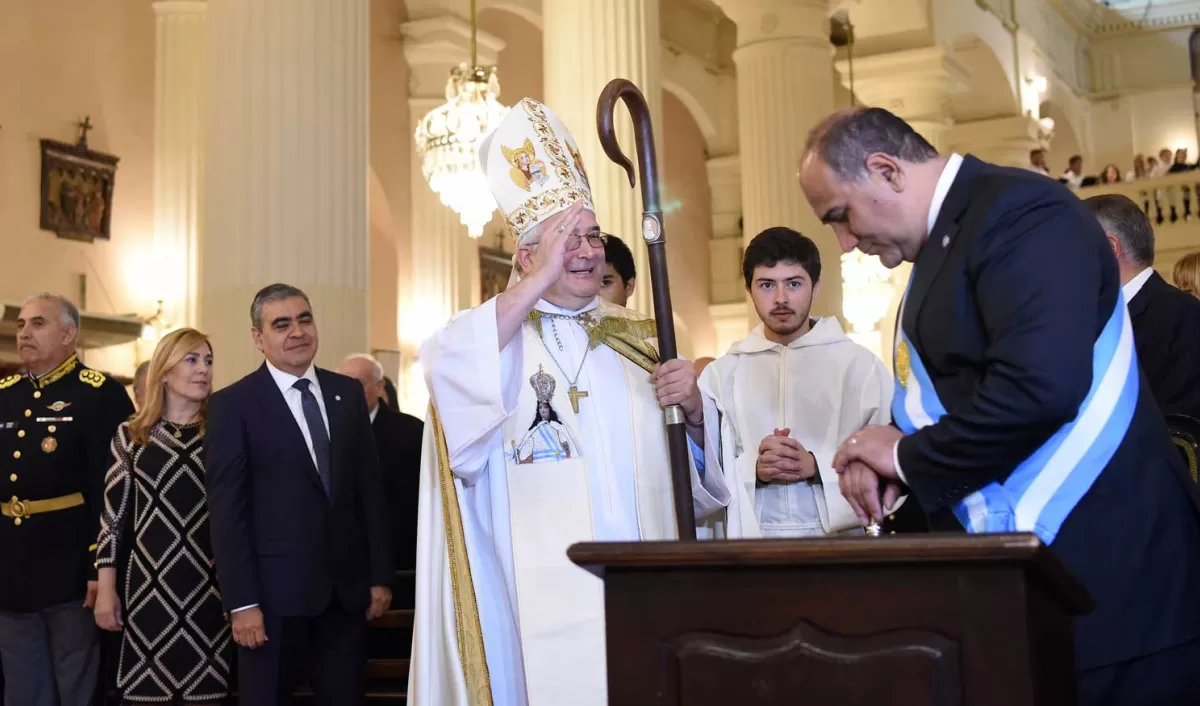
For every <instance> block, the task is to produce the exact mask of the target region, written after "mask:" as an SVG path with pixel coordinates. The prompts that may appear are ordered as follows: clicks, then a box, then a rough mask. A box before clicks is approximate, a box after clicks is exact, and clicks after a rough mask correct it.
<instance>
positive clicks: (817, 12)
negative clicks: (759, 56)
mask: <svg viewBox="0 0 1200 706" xmlns="http://www.w3.org/2000/svg"><path fill="white" fill-rule="evenodd" d="M715 1H716V4H717V5H719V6H720V8H721V9H722V10H723V11H724V12H725V15H726V17H728V18H729V19H731V20H733V22H734V23H735V24H736V25H737V45H738V47H739V48H741V47H745V46H749V45H751V44H758V43H760V42H770V41H775V40H782V39H791V40H795V39H807V40H814V41H817V40H819V41H820V42H821V43H822V44H823V45H828V44H829V13H828V3H827V2H826V0H715Z"/></svg>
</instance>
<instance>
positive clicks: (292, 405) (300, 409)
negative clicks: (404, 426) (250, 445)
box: [232, 361, 330, 613]
mask: <svg viewBox="0 0 1200 706" xmlns="http://www.w3.org/2000/svg"><path fill="white" fill-rule="evenodd" d="M267 371H268V372H270V373H271V378H272V379H273V380H274V381H275V384H276V385H278V386H279V391H280V392H282V393H283V401H284V402H287V406H288V409H290V410H291V411H292V417H294V418H295V420H296V424H297V425H298V426H299V427H300V433H301V434H303V435H304V443H306V444H308V454H309V456H311V457H312V462H313V466H314V467H315V466H316V465H317V452H316V451H315V450H313V441H312V434H311V433H310V432H309V431H308V421H307V420H305V419H304V404H303V402H302V401H301V397H300V391H299V390H297V389H296V388H294V387H292V385H295V384H296V381H297V380H299V379H300V378H301V377H302V378H304V379H305V380H308V381H309V383H311V384H310V385H309V386H308V389H310V390H312V393H313V396H315V397H316V398H317V406H318V407H320V408H321V419H322V421H324V422H325V435H326V436H330V434H329V413H328V412H326V411H325V400H324V398H322V397H321V383H320V382H318V381H317V369H316V367H314V366H313V365H312V364H309V366H308V370H306V371H304V374H303V375H301V376H300V377H296V376H295V375H292V374H291V373H285V372H283V371H282V370H280V369H279V368H276V367H275V366H274V365H271V361H267ZM257 607H258V604H257V603H254V604H251V605H248V606H242V607H241V608H235V609H234V610H233V611H232V612H234V613H240V612H241V611H243V610H247V609H249V608H257Z"/></svg>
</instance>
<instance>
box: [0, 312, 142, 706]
mask: <svg viewBox="0 0 1200 706" xmlns="http://www.w3.org/2000/svg"><path fill="white" fill-rule="evenodd" d="M78 336H79V310H78V309H76V308H75V305H74V304H72V303H71V302H69V301H67V299H65V298H64V297H61V296H58V295H54V294H38V295H35V296H32V297H29V298H28V299H26V300H25V303H24V304H22V305H21V311H20V313H19V314H18V315H17V353H18V354H19V355H20V357H21V361H22V362H23V363H24V364H25V367H26V369H27V371H28V372H27V373H26V374H25V375H13V376H11V377H7V378H4V379H3V380H0V459H3V460H0V471H2V472H0V498H3V502H0V514H2V515H3V516H2V517H0V557H3V561H4V564H3V567H4V568H3V569H0V660H2V661H3V663H4V675H5V685H4V688H5V693H4V700H3V701H4V703H5V704H10V705H11V706H86V705H87V704H91V703H92V701H93V699H94V697H95V694H96V688H97V683H98V676H99V673H100V654H99V647H98V641H97V639H96V624H95V622H94V621H93V619H92V612H91V608H92V606H93V604H94V602H95V599H96V590H97V584H96V576H95V573H96V572H95V563H94V562H95V556H94V554H95V550H96V546H95V543H96V537H97V535H98V534H99V528H100V509H101V507H102V506H103V503H104V472H105V464H106V461H107V458H108V456H107V451H108V443H109V441H110V440H111V439H112V437H113V434H114V433H116V430H117V427H118V426H120V425H121V422H123V421H125V420H126V419H127V418H129V416H130V415H131V414H132V413H133V405H132V404H131V403H130V401H129V395H127V394H126V393H125V388H124V387H122V386H121V384H120V383H118V382H116V381H114V380H112V379H110V378H108V377H107V376H105V375H104V374H103V373H101V372H98V371H96V370H92V369H91V368H89V367H87V366H85V365H84V364H83V363H81V362H80V360H79V357H78V355H77V354H76V352H75V347H76V342H77V339H78Z"/></svg>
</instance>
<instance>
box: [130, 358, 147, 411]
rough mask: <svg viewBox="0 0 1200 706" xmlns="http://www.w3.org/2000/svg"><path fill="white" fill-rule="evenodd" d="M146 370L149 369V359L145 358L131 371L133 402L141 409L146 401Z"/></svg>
mask: <svg viewBox="0 0 1200 706" xmlns="http://www.w3.org/2000/svg"><path fill="white" fill-rule="evenodd" d="M148 370H150V361H148V360H145V361H142V364H141V365H139V366H137V370H135V371H134V372H133V403H134V404H135V405H136V406H137V408H138V409H141V408H142V405H143V404H144V403H145V401H146V372H147V371H148Z"/></svg>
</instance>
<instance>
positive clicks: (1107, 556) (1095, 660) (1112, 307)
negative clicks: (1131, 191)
mask: <svg viewBox="0 0 1200 706" xmlns="http://www.w3.org/2000/svg"><path fill="white" fill-rule="evenodd" d="M800 184H801V187H802V188H803V189H804V192H805V195H806V197H807V198H808V201H809V204H810V205H811V206H812V208H813V210H814V211H815V212H816V214H817V215H818V216H819V217H820V218H821V220H822V221H823V222H825V223H827V224H829V225H830V226H831V227H832V228H833V230H834V233H835V234H836V236H837V238H838V241H839V243H840V244H841V246H842V249H843V250H845V251H849V250H851V249H853V248H855V247H857V248H858V249H860V250H862V251H863V252H866V253H868V254H872V255H878V256H879V257H880V259H881V261H882V262H883V264H884V265H886V266H888V267H896V266H897V265H899V264H900V263H901V262H902V261H908V262H912V263H913V274H912V276H911V278H910V282H909V288H908V291H907V294H906V295H905V300H904V302H903V304H902V306H901V313H900V325H899V326H898V328H897V333H896V341H897V343H896V349H895V351H894V362H895V370H896V376H897V386H896V395H895V401H894V403H893V406H892V412H893V418H894V420H895V426H876V427H868V428H866V429H864V430H862V431H860V432H858V433H856V434H855V435H853V436H852V437H850V439H848V440H847V442H846V443H845V444H844V445H843V446H842V448H841V449H840V450H839V452H838V455H837V457H836V458H835V460H834V463H835V465H836V466H837V467H838V469H839V472H840V473H841V475H840V477H839V481H840V484H841V487H842V491H843V493H844V495H845V496H846V497H847V498H848V499H851V503H852V504H853V505H855V507H856V511H857V512H858V513H859V515H860V519H862V520H863V522H864V524H865V523H866V522H867V521H869V520H871V519H873V520H881V519H882V517H883V514H884V513H883V510H882V508H883V507H890V506H892V504H893V503H894V501H895V500H896V498H897V497H898V496H899V495H900V494H901V493H904V492H907V493H908V494H909V495H910V497H909V498H908V502H906V505H907V504H909V503H911V502H913V501H915V503H916V505H917V506H919V508H920V510H922V511H923V513H924V515H925V516H926V518H927V522H928V524H929V525H930V526H931V527H933V528H934V529H957V530H958V531H961V530H962V529H964V528H965V529H966V530H967V531H969V532H1007V531H1023V532H1024V531H1032V532H1036V533H1037V535H1038V536H1039V537H1040V538H1041V539H1042V541H1043V542H1045V543H1047V544H1049V545H1051V546H1052V547H1053V549H1054V551H1055V553H1057V554H1058V556H1059V557H1061V558H1062V560H1063V561H1064V562H1065V563H1066V565H1067V566H1068V567H1069V568H1070V570H1071V571H1072V572H1073V573H1074V575H1075V576H1076V577H1077V578H1078V579H1079V580H1080V581H1081V582H1082V583H1083V584H1084V585H1085V586H1086V587H1087V589H1088V591H1090V592H1091V594H1092V596H1093V598H1094V599H1095V602H1096V609H1095V611H1094V612H1092V613H1091V614H1090V615H1087V616H1084V617H1082V618H1080V619H1078V620H1077V621H1076V623H1075V636H1076V649H1075V667H1076V670H1077V691H1078V695H1079V700H1080V703H1082V704H1100V703H1104V704H1149V703H1155V704H1158V703H1162V704H1167V703H1170V704H1182V703H1200V643H1198V642H1197V636H1198V635H1200V601H1198V600H1197V598H1196V597H1197V596H1198V595H1200V516H1198V512H1197V508H1198V507H1200V506H1198V505H1197V503H1196V498H1195V496H1194V495H1193V494H1192V493H1193V491H1194V486H1193V485H1192V484H1191V481H1190V478H1186V477H1185V475H1184V469H1183V466H1182V464H1181V462H1180V459H1179V458H1178V456H1177V454H1176V451H1175V450H1174V448H1173V446H1172V444H1171V442H1170V438H1169V435H1168V433H1167V430H1166V427H1165V424H1164V422H1163V419H1162V415H1161V414H1160V413H1159V411H1158V407H1157V405H1156V404H1155V402H1154V399H1153V397H1152V395H1151V394H1150V393H1149V388H1148V387H1147V385H1146V381H1145V379H1144V378H1143V377H1142V376H1141V375H1140V372H1139V369H1138V365H1137V355H1136V351H1135V349H1134V346H1133V332H1132V327H1131V325H1130V322H1129V317H1128V315H1127V313H1126V310H1125V305H1124V301H1123V299H1122V296H1121V281H1120V278H1119V276H1118V273H1117V264H1116V261H1115V260H1114V258H1113V256H1112V252H1111V251H1110V250H1109V247H1108V242H1107V240H1106V239H1105V237H1104V232H1103V230H1102V229H1101V228H1100V226H1099V224H1098V223H1097V221H1096V219H1095V217H1094V216H1092V214H1091V213H1089V212H1088V210H1087V208H1086V207H1085V206H1084V205H1083V203H1082V202H1080V201H1079V200H1078V199H1077V198H1076V197H1075V196H1073V195H1072V194H1071V193H1070V192H1069V191H1068V190H1067V189H1065V188H1064V187H1063V186H1061V185H1059V184H1057V183H1055V182H1054V181H1053V180H1050V179H1047V178H1045V177H1043V176H1040V175H1037V174H1033V173H1031V172H1029V171H1027V170H1017V169H1006V168H1001V167H996V166H993V165H989V164H986V163H984V162H981V161H979V160H977V159H975V158H973V157H970V156H968V157H965V158H964V157H961V156H959V155H951V156H949V157H946V156H942V155H939V154H938V153H937V151H936V150H934V148H933V147H932V146H931V145H930V144H929V143H928V142H927V141H925V140H924V139H923V138H922V137H920V136H919V135H918V134H917V133H916V132H915V131H913V129H912V128H911V127H910V126H909V125H908V124H907V123H905V122H904V121H902V120H900V119H899V118H897V117H896V116H894V115H892V114H891V113H889V112H887V111H885V110H881V109H878V108H866V109H863V108H860V109H854V110H850V111H845V112H842V113H837V114H835V115H832V116H830V117H829V118H827V119H826V120H825V121H823V122H822V123H821V124H820V125H818V126H817V127H816V128H815V129H814V130H813V132H812V133H811V134H810V136H809V143H808V146H807V149H806V153H805V155H804V157H803V158H802V162H801V165H800ZM881 491H882V495H883V498H882V503H881V497H880V495H881ZM884 599H885V600H886V597H885V598H884Z"/></svg>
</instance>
